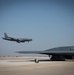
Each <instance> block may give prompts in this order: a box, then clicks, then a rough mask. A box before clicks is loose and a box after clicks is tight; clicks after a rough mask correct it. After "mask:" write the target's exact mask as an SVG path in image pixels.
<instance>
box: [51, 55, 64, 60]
mask: <svg viewBox="0 0 74 75" xmlns="http://www.w3.org/2000/svg"><path fill="white" fill-rule="evenodd" d="M50 60H51V61H65V57H64V56H56V55H53V56H52V57H51V59H50Z"/></svg>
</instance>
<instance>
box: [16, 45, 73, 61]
mask: <svg viewBox="0 0 74 75" xmlns="http://www.w3.org/2000/svg"><path fill="white" fill-rule="evenodd" d="M17 53H23V54H27V53H35V54H46V55H48V56H49V57H50V56H51V58H50V60H52V61H65V59H74V46H64V47H56V48H52V49H48V50H45V51H17Z"/></svg>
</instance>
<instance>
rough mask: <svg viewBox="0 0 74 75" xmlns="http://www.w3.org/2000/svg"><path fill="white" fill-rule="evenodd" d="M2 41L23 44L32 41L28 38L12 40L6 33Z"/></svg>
mask: <svg viewBox="0 0 74 75" xmlns="http://www.w3.org/2000/svg"><path fill="white" fill-rule="evenodd" d="M4 36H5V37H4V38H3V39H4V40H8V41H15V42H17V43H21V42H22V43H24V42H30V41H32V39H29V38H13V37H9V36H8V35H7V34H6V33H4Z"/></svg>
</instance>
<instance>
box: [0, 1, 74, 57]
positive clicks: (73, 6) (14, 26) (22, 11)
mask: <svg viewBox="0 0 74 75" xmlns="http://www.w3.org/2000/svg"><path fill="white" fill-rule="evenodd" d="M4 32H6V33H7V34H8V35H9V36H11V37H15V38H32V39H33V41H32V42H29V43H27V42H26V43H20V44H19V43H16V42H11V41H5V40H3V39H2V37H3V36H4ZM71 45H72V46H74V0H0V56H1V55H20V54H17V53H14V52H15V51H22V50H23V51H28V50H35V51H36V50H38V51H39V50H46V49H49V48H53V47H59V46H71Z"/></svg>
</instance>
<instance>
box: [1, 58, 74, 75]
mask: <svg viewBox="0 0 74 75" xmlns="http://www.w3.org/2000/svg"><path fill="white" fill-rule="evenodd" d="M35 58H36V57H35ZM35 58H34V57H0V75H74V62H73V61H48V57H38V59H39V60H40V62H39V63H35V62H34V59H35Z"/></svg>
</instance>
